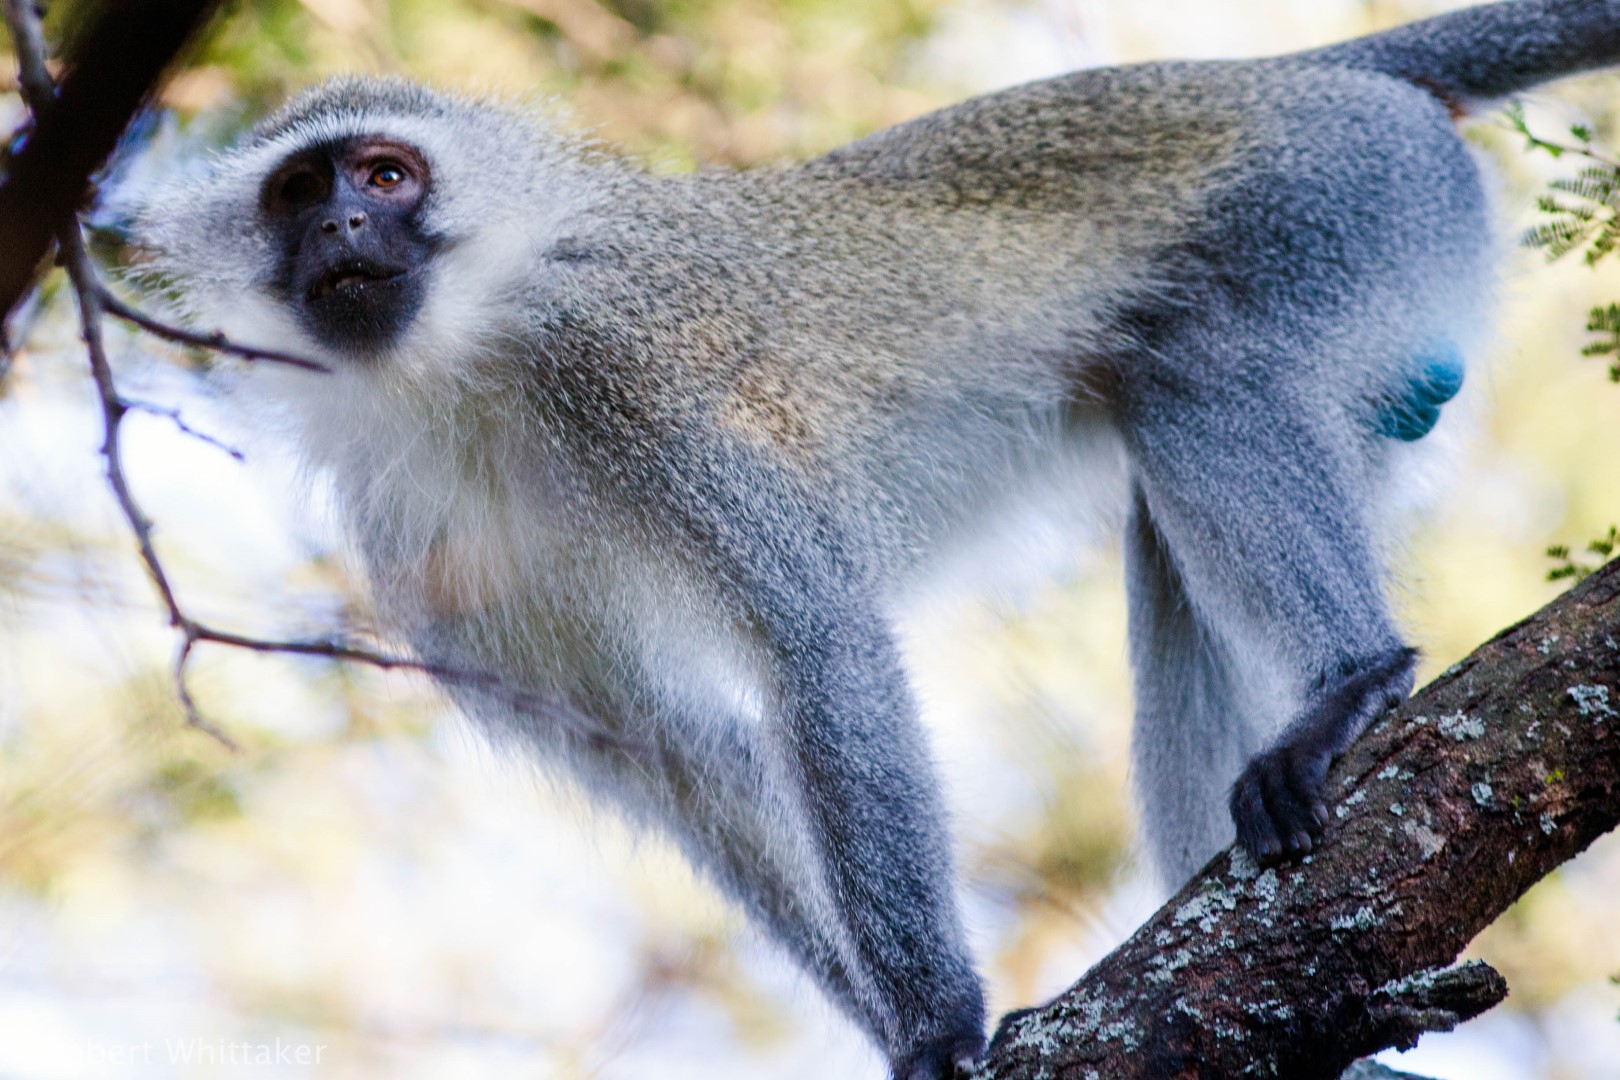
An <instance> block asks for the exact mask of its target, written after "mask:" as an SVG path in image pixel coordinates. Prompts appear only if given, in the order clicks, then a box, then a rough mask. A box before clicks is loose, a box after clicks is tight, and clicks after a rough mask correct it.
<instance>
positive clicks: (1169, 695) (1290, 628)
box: [1126, 327, 1414, 865]
mask: <svg viewBox="0 0 1620 1080" xmlns="http://www.w3.org/2000/svg"><path fill="white" fill-rule="evenodd" d="M1224 329H1227V330H1230V328H1229V327H1228V328H1224ZM1205 340H1215V341H1219V340H1221V338H1220V337H1218V336H1215V335H1211V336H1210V337H1209V338H1206V339H1205ZM1222 359H1226V360H1230V358H1229V357H1228V358H1212V362H1211V363H1210V369H1211V370H1214V371H1219V370H1221V368H1222V367H1223V366H1224V365H1223V364H1222V363H1221V360H1222ZM1246 367H1247V370H1248V371H1249V372H1251V373H1252V372H1255V371H1271V372H1282V373H1284V374H1285V375H1293V374H1294V373H1296V372H1297V371H1298V368H1297V366H1291V365H1290V364H1289V360H1288V357H1287V356H1278V357H1274V358H1264V357H1263V358H1251V359H1250V360H1249V361H1248V363H1247V364H1246ZM1144 382H1147V380H1144ZM1168 382H1169V380H1165V381H1160V382H1156V383H1154V384H1153V385H1151V386H1149V387H1148V388H1147V390H1146V392H1142V388H1140V387H1139V388H1137V390H1138V392H1137V394H1136V397H1135V400H1134V401H1132V402H1131V405H1130V407H1129V409H1128V410H1127V414H1126V435H1127V440H1128V443H1129V445H1130V447H1131V452H1132V458H1133V464H1134V467H1135V470H1136V476H1137V483H1138V485H1139V486H1140V490H1141V493H1142V501H1143V505H1145V507H1146V510H1147V514H1148V515H1149V517H1150V518H1151V522H1152V525H1153V526H1154V527H1155V529H1156V535H1157V537H1158V545H1159V548H1160V549H1162V552H1167V553H1168V556H1169V558H1168V562H1166V563H1165V564H1164V567H1165V571H1164V572H1163V573H1161V574H1160V575H1159V578H1158V584H1159V586H1160V593H1161V595H1160V596H1159V597H1158V602H1157V603H1154V598H1153V596H1152V590H1151V588H1149V590H1148V592H1149V595H1148V596H1147V597H1143V598H1141V599H1139V600H1137V601H1133V603H1137V604H1139V605H1144V606H1152V607H1153V608H1154V610H1155V611H1156V613H1157V614H1156V618H1157V619H1158V621H1159V628H1158V631H1157V632H1158V633H1160V634H1170V635H1176V634H1179V635H1181V636H1182V637H1183V638H1186V635H1188V634H1190V633H1192V632H1193V631H1192V629H1190V627H1192V626H1194V625H1196V626H1199V627H1202V628H1203V630H1204V631H1205V635H1206V638H1207V642H1208V644H1206V645H1205V646H1204V648H1206V649H1208V648H1210V646H1211V645H1213V649H1212V650H1211V651H1207V652H1197V653H1195V652H1194V651H1193V648H1194V647H1193V645H1192V644H1191V643H1190V642H1188V641H1186V640H1184V641H1183V642H1182V643H1181V648H1180V650H1179V651H1180V654H1181V662H1182V667H1181V669H1180V670H1179V671H1177V672H1168V673H1165V674H1163V675H1161V676H1160V677H1159V679H1158V680H1157V682H1156V684H1155V685H1154V686H1153V687H1152V688H1151V693H1150V695H1149V700H1148V702H1146V704H1148V705H1149V706H1163V705H1164V704H1167V703H1169V704H1174V703H1175V701H1176V696H1177V695H1178V694H1179V695H1208V696H1205V697H1203V700H1204V702H1205V707H1204V708H1203V709H1202V710H1201V711H1200V712H1199V713H1198V714H1196V715H1194V716H1192V717H1185V718H1184V722H1185V721H1186V720H1192V721H1193V722H1199V723H1206V724H1209V723H1214V724H1221V723H1223V722H1225V721H1224V720H1222V719H1221V718H1220V717H1219V715H1218V714H1212V713H1213V710H1211V708H1210V707H1209V703H1211V702H1219V701H1221V700H1223V699H1228V700H1235V695H1233V694H1232V693H1231V690H1230V688H1231V687H1233V686H1235V685H1237V684H1235V683H1233V682H1232V680H1231V678H1230V676H1231V674H1232V672H1233V671H1234V670H1235V668H1234V665H1242V667H1243V668H1244V669H1245V670H1246V671H1248V672H1254V671H1261V672H1263V671H1264V670H1265V668H1266V667H1267V666H1268V665H1269V666H1271V667H1272V668H1273V669H1280V670H1281V671H1282V672H1283V674H1284V676H1285V677H1284V679H1283V680H1282V681H1283V683H1284V685H1282V686H1280V687H1278V688H1277V689H1278V690H1280V691H1281V692H1282V693H1283V695H1284V696H1285V699H1291V700H1290V704H1289V705H1288V706H1286V707H1285V708H1284V709H1283V710H1282V712H1281V713H1280V715H1272V716H1266V715H1250V716H1249V717H1246V719H1247V720H1248V722H1249V723H1252V724H1254V725H1255V726H1256V729H1257V732H1258V733H1259V734H1260V735H1261V737H1262V738H1267V737H1269V738H1270V744H1269V746H1267V747H1266V748H1265V749H1264V750H1262V751H1261V752H1260V753H1259V754H1257V755H1256V756H1254V757H1253V758H1252V759H1251V760H1250V761H1249V763H1248V765H1247V766H1246V767H1244V768H1243V769H1242V771H1241V773H1239V774H1238V775H1237V776H1236V777H1235V783H1234V784H1233V787H1232V793H1231V799H1230V804H1229V806H1230V810H1231V815H1232V819H1233V821H1234V823H1235V825H1236V826H1237V838H1238V841H1239V843H1241V844H1242V846H1243V847H1244V848H1245V849H1246V850H1247V851H1248V852H1249V853H1250V854H1251V855H1253V856H1255V857H1256V858H1258V859H1261V860H1263V861H1270V860H1273V859H1276V858H1279V857H1297V856H1300V855H1304V854H1306V853H1308V852H1309V851H1310V850H1311V849H1312V847H1313V846H1314V844H1315V843H1316V841H1317V840H1318V839H1319V838H1320V837H1321V835H1322V830H1323V828H1324V827H1325V826H1326V824H1327V819H1328V816H1327V808H1326V806H1325V805H1324V803H1323V800H1322V791H1323V787H1324V784H1325V781H1326V776H1327V769H1328V766H1329V765H1330V764H1331V763H1332V760H1333V758H1334V757H1336V756H1337V755H1338V754H1339V753H1341V752H1342V751H1343V750H1344V749H1345V748H1346V747H1348V746H1349V744H1350V743H1351V742H1352V741H1354V739H1355V738H1356V737H1357V736H1358V735H1360V734H1361V732H1362V730H1363V729H1365V727H1366V726H1367V724H1368V723H1369V722H1370V721H1371V720H1372V719H1373V717H1375V716H1377V715H1378V714H1379V713H1381V712H1382V711H1383V710H1385V709H1386V708H1388V707H1389V706H1390V705H1392V704H1394V703H1395V702H1398V701H1399V700H1401V699H1402V698H1404V697H1405V696H1406V695H1407V694H1408V693H1409V692H1410V691H1411V686H1412V674H1411V670H1412V661H1413V655H1414V654H1413V652H1412V650H1410V649H1408V648H1407V647H1406V646H1405V644H1404V643H1403V642H1402V641H1401V639H1400V637H1399V636H1398V634H1397V633H1396V631H1395V629H1394V626H1393V624H1392V621H1391V619H1390V617H1389V614H1388V612H1387V610H1386V607H1385V604H1384V600H1383V596H1382V590H1381V586H1380V568H1379V566H1378V562H1377V559H1376V557H1375V556H1374V554H1373V549H1372V545H1371V542H1370V540H1369V530H1368V527H1367V522H1366V518H1365V514H1364V512H1363V509H1362V507H1363V505H1364V500H1365V499H1366V498H1368V497H1369V496H1368V495H1367V494H1366V492H1365V491H1364V490H1363V487H1364V482H1365V481H1364V474H1363V472H1362V470H1361V469H1359V468H1358V467H1357V466H1358V463H1357V461H1356V458H1355V452H1356V449H1355V448H1356V445H1357V444H1356V441H1355V439H1354V435H1355V433H1354V432H1349V431H1335V430H1334V428H1333V419H1332V414H1331V413H1330V412H1329V411H1328V410H1327V407H1326V406H1325V405H1324V404H1323V403H1322V402H1320V401H1316V400H1312V399H1311V397H1310V395H1309V393H1308V392H1301V391H1300V390H1299V388H1298V387H1294V386H1291V385H1289V384H1288V383H1287V382H1286V380H1285V379H1284V378H1270V379H1262V380H1254V379H1250V380H1248V381H1243V380H1238V379H1227V380H1225V381H1224V382H1221V383H1219V384H1218V385H1217V384H1215V383H1214V382H1211V383H1204V384H1199V385H1195V386H1191V387H1189V386H1187V385H1185V384H1181V385H1175V386H1174V388H1173V389H1167V386H1166V384H1167V383H1168ZM1257 383H1258V384H1259V385H1257ZM1167 575H1173V576H1167ZM1173 581H1179V582H1180V584H1181V585H1182V590H1181V591H1182V592H1183V593H1184V595H1185V601H1186V605H1187V607H1188V608H1189V612H1188V613H1187V614H1176V613H1174V612H1173V611H1171V612H1166V611H1164V610H1162V606H1163V604H1164V603H1165V602H1166V601H1174V600H1175V596H1174V591H1173V590H1170V589H1169V588H1168V586H1167V584H1166V583H1168V582H1173ZM1137 584H1138V586H1139V587H1140V586H1141V585H1142V584H1143V583H1141V582H1138V583H1137ZM1146 584H1147V585H1149V586H1152V585H1153V582H1152V581H1148V582H1146ZM1177 620H1180V622H1181V623H1183V624H1185V625H1184V626H1181V627H1178V626H1177ZM1189 620H1190V621H1189ZM1139 621H1140V620H1139ZM1247 705H1248V708H1249V709H1250V710H1251V711H1252V712H1257V713H1262V714H1263V713H1264V712H1265V711H1266V710H1264V708H1261V709H1258V710H1255V709H1254V707H1253V704H1252V703H1247ZM1279 720H1280V721H1283V723H1282V724H1281V730H1280V731H1279V730H1277V728H1278V726H1279V725H1278V721H1279ZM1232 730H1233V731H1240V730H1241V729H1240V728H1233V729H1232ZM1184 738H1199V737H1196V736H1185V737H1184ZM1223 745H1231V744H1223ZM1230 765H1231V763H1230V761H1229V760H1228V761H1221V762H1203V761H1197V760H1186V759H1182V760H1181V766H1182V767H1183V768H1187V769H1206V768H1211V767H1212V766H1214V767H1216V768H1221V769H1225V768H1230ZM1173 767H1174V766H1173V765H1171V766H1160V767H1159V772H1160V773H1162V772H1163V771H1164V770H1165V769H1166V768H1173ZM1227 775H1228V776H1230V774H1227ZM1148 779H1149V780H1150V782H1151V778H1148ZM1161 779H1162V777H1161ZM1185 787H1186V784H1185V783H1183V784H1182V785H1181V786H1180V787H1179V788H1178V787H1177V786H1176V785H1175V784H1173V783H1172V784H1171V785H1170V789H1171V791H1172V792H1174V791H1177V790H1183V789H1185ZM1145 794H1146V797H1147V799H1148V800H1149V801H1155V800H1160V799H1161V798H1163V799H1165V804H1164V805H1163V806H1161V808H1160V809H1159V810H1158V811H1156V813H1158V814H1159V815H1161V816H1165V817H1169V816H1173V815H1178V814H1181V813H1184V810H1183V809H1182V808H1179V807H1176V806H1174V805H1173V804H1172V803H1170V802H1169V798H1170V797H1165V796H1160V795H1159V794H1158V793H1157V792H1155V791H1154V790H1152V789H1151V788H1150V789H1148V790H1146V792H1145ZM1151 818H1152V812H1150V820H1151ZM1182 827H1183V828H1184V829H1186V830H1187V831H1188V835H1192V829H1193V826H1190V825H1187V826H1182ZM1188 857H1190V853H1188ZM1183 865H1185V864H1183Z"/></svg>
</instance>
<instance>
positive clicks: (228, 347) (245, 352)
mask: <svg viewBox="0 0 1620 1080" xmlns="http://www.w3.org/2000/svg"><path fill="white" fill-rule="evenodd" d="M95 289H96V299H97V300H98V301H99V303H100V305H101V308H102V310H104V311H105V312H106V313H107V314H109V315H116V316H117V317H118V318H120V319H123V320H124V321H125V322H131V323H134V324H135V325H136V326H138V327H140V328H141V329H142V330H145V331H146V332H147V333H149V334H154V335H156V336H157V337H160V338H163V339H164V340H165V341H173V342H176V343H177V344H180V345H195V346H197V347H198V348H202V349H212V350H213V351H214V352H222V353H228V354H229V355H231V356H237V357H241V358H242V359H244V360H265V361H269V362H271V363H275V364H286V365H288V366H289V367H295V368H301V369H303V370H304V371H318V372H321V373H323V374H329V373H330V372H331V370H332V369H331V368H329V367H327V366H326V365H325V364H322V363H319V362H317V361H315V360H310V359H307V358H305V357H302V356H294V355H293V354H292V353H284V352H279V351H277V350H275V349H263V348H260V347H258V346H257V345H241V344H238V343H237V342H234V341H232V340H231V339H230V338H228V337H226V336H225V335H224V334H223V333H220V332H218V331H216V332H214V333H212V334H200V333H198V332H196V331H195V330H186V329H184V328H183V327H179V326H174V325H172V324H170V323H166V322H163V321H162V320H159V319H154V318H153V317H152V316H150V315H148V314H146V313H145V312H143V311H140V310H138V309H136V308H133V307H131V306H130V305H129V304H126V303H125V302H124V301H122V300H120V299H119V298H118V297H117V296H115V295H113V293H112V290H110V289H108V288H107V286H106V285H104V284H102V283H101V281H99V280H97V281H96V283H95Z"/></svg>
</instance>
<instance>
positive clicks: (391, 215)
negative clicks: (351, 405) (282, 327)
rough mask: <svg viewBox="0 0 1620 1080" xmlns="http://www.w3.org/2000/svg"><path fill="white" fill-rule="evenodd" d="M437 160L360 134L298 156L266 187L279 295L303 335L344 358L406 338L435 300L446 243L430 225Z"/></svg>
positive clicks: (263, 200) (264, 209)
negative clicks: (431, 295) (435, 277)
mask: <svg viewBox="0 0 1620 1080" xmlns="http://www.w3.org/2000/svg"><path fill="white" fill-rule="evenodd" d="M432 186H433V177H432V173H431V170H430V169H429V167H428V162H427V159H426V158H425V157H424V156H423V155H422V154H421V153H420V152H419V151H418V150H417V149H416V148H415V147H413V146H410V145H409V144H407V143H403V142H398V141H395V140H391V139H382V138H368V137H353V138H346V139H339V140H336V141H333V142H328V143H323V144H320V145H317V146H313V147H309V148H307V149H304V150H300V151H299V152H297V153H294V154H292V155H290V156H289V157H288V158H287V159H286V160H285V161H284V162H282V163H281V165H280V166H279V167H278V168H277V169H275V170H274V171H273V172H272V173H271V174H270V175H269V177H268V178H267V179H266V180H265V182H264V186H263V189H262V190H261V192H260V199H259V206H260V213H261V214H263V216H264V221H265V225H266V226H267V228H268V231H269V232H270V234H271V237H272V249H273V252H274V257H275V262H276V266H275V271H274V275H273V278H272V282H271V285H272V290H273V291H274V293H275V294H276V296H277V297H278V299H280V301H281V302H282V303H283V304H285V305H286V306H287V308H288V309H290V310H291V312H292V313H293V315H294V317H295V318H296V319H297V320H298V322H299V323H300V325H301V326H302V327H303V329H304V330H305V331H306V332H308V333H309V334H310V335H312V336H313V337H315V338H316V339H317V340H318V341H320V342H321V343H322V344H324V345H327V346H330V347H332V348H334V349H337V350H340V351H343V352H358V353H362V354H363V353H371V352H375V351H378V350H381V349H385V348H387V347H388V346H389V345H391V344H393V343H394V342H395V341H397V340H398V339H399V337H400V336H401V335H402V334H403V333H404V331H405V330H406V329H407V328H408V327H409V326H410V325H411V323H412V322H413V321H414V320H415V318H416V316H417V314H418V313H419V311H420V310H421V307H422V303H423V300H424V297H425V296H426V289H427V283H426V281H425V280H424V279H425V277H426V274H427V268H428V264H429V262H430V261H431V259H432V256H433V254H434V251H435V248H436V247H437V246H438V245H437V241H436V240H435V238H434V236H433V235H432V234H431V233H429V232H428V230H427V229H426V228H425V226H424V223H423V208H424V204H425V203H426V201H427V197H428V194H429V192H430V191H431V190H432Z"/></svg>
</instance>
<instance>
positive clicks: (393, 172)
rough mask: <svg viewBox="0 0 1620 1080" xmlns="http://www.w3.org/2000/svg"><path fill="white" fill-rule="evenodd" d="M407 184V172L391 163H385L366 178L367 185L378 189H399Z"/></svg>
mask: <svg viewBox="0 0 1620 1080" xmlns="http://www.w3.org/2000/svg"><path fill="white" fill-rule="evenodd" d="M404 182H405V170H404V169H402V168H400V167H399V166H398V165H395V164H394V163H393V162H391V161H387V162H384V163H383V164H381V165H378V166H377V167H376V168H374V169H372V170H371V175H370V176H368V177H366V183H367V184H369V185H370V186H372V187H376V188H391V187H397V186H398V185H400V184H403V183H404Z"/></svg>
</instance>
